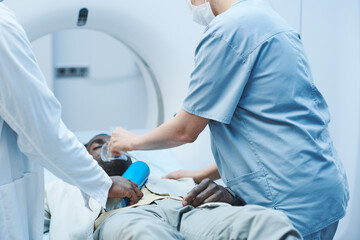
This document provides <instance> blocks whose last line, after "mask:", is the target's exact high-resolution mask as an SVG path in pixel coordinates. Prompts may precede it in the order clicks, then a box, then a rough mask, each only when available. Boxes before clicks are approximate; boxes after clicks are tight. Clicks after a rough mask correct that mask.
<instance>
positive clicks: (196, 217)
mask: <svg viewBox="0 0 360 240" xmlns="http://www.w3.org/2000/svg"><path fill="white" fill-rule="evenodd" d="M94 235H95V237H94V239H99V240H103V239H104V240H115V239H121V240H127V239H134V240H135V239H139V240H147V239H149V240H157V239H159V240H162V239H164V240H170V239H189V240H192V239H194V240H202V239H204V240H205V239H206V240H209V239H226V240H228V239H247V240H251V239H260V240H263V239H266V240H271V239H288V240H289V239H301V236H300V234H299V233H298V231H297V230H296V229H295V228H294V227H293V225H292V224H291V222H290V220H289V219H288V218H287V217H286V216H285V214H283V213H282V212H280V211H276V210H272V209H267V208H263V207H260V206H255V205H247V206H245V207H233V206H230V205H220V206H219V205H216V204H215V205H214V206H208V207H200V208H194V207H192V206H186V207H183V206H182V203H181V201H177V200H173V199H163V200H158V201H156V202H155V203H153V204H151V205H145V206H140V207H137V208H130V209H124V210H123V211H119V212H117V213H115V214H114V215H112V216H110V217H109V218H107V220H106V221H105V222H103V223H102V225H100V227H99V228H98V229H97V230H96V232H95V234H94Z"/></svg>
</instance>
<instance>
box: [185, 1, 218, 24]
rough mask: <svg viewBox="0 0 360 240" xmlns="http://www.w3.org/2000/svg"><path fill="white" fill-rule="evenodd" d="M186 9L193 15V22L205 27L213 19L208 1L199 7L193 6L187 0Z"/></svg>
mask: <svg viewBox="0 0 360 240" xmlns="http://www.w3.org/2000/svg"><path fill="white" fill-rule="evenodd" d="M187 4H188V7H189V9H190V11H191V13H192V15H193V20H194V22H196V23H198V24H201V25H204V26H207V25H209V23H210V22H211V21H212V20H213V19H214V18H215V15H214V13H213V11H212V10H211V6H210V3H209V1H208V0H205V3H204V4H201V5H200V6H194V5H192V3H191V0H187Z"/></svg>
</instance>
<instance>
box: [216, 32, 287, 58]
mask: <svg viewBox="0 0 360 240" xmlns="http://www.w3.org/2000/svg"><path fill="white" fill-rule="evenodd" d="M284 32H292V31H290V30H283V31H278V32H275V33H271V34H268V35H266V36H265V37H264V39H263V40H261V41H259V42H257V43H256V44H255V46H254V47H253V48H250V49H249V50H248V51H246V52H245V53H240V52H238V51H237V50H236V48H235V47H233V45H232V44H230V43H229V42H228V41H227V40H226V39H224V38H223V37H222V36H221V35H220V34H216V33H215V32H213V33H211V34H210V35H211V36H212V37H216V38H219V39H220V40H222V41H224V42H225V43H226V44H227V45H228V46H229V47H230V49H232V50H233V51H234V53H235V54H236V55H238V56H239V57H240V58H241V59H242V61H243V62H244V61H245V60H246V59H247V58H248V57H249V55H250V54H251V53H253V52H254V51H255V50H256V49H257V48H258V47H260V46H262V44H263V43H264V42H266V41H267V40H269V39H271V38H272V37H274V36H276V35H278V34H281V33H284Z"/></svg>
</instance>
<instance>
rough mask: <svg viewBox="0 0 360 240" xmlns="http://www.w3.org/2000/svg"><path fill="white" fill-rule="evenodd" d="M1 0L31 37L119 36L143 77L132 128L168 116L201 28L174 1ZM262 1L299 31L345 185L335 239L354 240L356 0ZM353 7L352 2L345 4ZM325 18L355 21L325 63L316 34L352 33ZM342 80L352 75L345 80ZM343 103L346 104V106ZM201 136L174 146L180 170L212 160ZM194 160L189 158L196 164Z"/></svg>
mask: <svg viewBox="0 0 360 240" xmlns="http://www.w3.org/2000/svg"><path fill="white" fill-rule="evenodd" d="M4 3H5V4H6V5H7V6H8V7H9V8H10V9H12V10H13V11H14V12H15V13H16V15H17V17H18V19H19V21H20V22H21V24H22V25H23V27H24V29H25V31H26V32H27V34H28V37H29V39H30V41H32V42H34V41H36V40H37V39H40V38H42V37H43V36H45V35H47V34H52V33H56V32H59V31H63V30H68V29H87V30H95V31H99V32H102V33H105V34H107V35H109V36H111V37H112V38H114V39H116V40H117V41H119V42H121V43H122V44H123V45H124V46H125V47H126V48H127V49H128V51H129V52H131V54H132V56H133V58H134V59H135V61H136V63H137V66H138V67H139V69H140V71H141V75H142V76H143V80H144V81H143V83H144V86H145V88H144V89H145V93H146V106H145V109H146V111H147V113H148V114H146V116H147V118H146V121H145V122H144V124H143V125H142V126H140V128H146V129H151V128H154V127H156V126H158V125H159V124H161V123H162V122H163V121H165V120H167V119H170V118H171V117H172V116H173V115H174V114H175V113H176V112H177V111H178V110H179V109H180V107H181V103H182V100H183V99H184V97H185V96H186V92H187V83H188V80H189V74H190V73H191V70H192V67H193V53H194V50H195V47H196V45H197V42H198V40H199V39H200V37H201V33H202V31H203V28H202V27H200V26H197V25H196V24H194V23H193V22H192V21H191V18H190V16H189V14H188V12H187V9H186V4H184V2H183V1H182V0H178V1H169V0H151V1H145V0H128V1H125V0H117V1H114V0H102V1H95V0H61V1H59V0H5V1H4ZM270 3H271V4H272V5H273V7H274V8H275V10H277V11H278V12H280V14H282V15H283V16H284V17H285V18H286V19H287V20H288V21H289V23H290V24H291V25H293V27H294V28H295V29H296V30H297V31H299V32H301V33H302V35H303V40H304V44H305V48H306V49H307V51H308V55H309V58H310V63H311V64H312V67H313V71H314V76H315V81H319V82H318V84H319V85H320V86H319V88H320V90H322V91H323V93H324V95H325V98H326V99H327V101H328V103H329V106H330V111H331V113H332V115H333V120H334V121H333V124H332V125H331V131H332V133H333V136H334V139H335V145H336V146H337V147H338V150H339V154H340V156H341V158H342V159H343V162H344V165H345V168H346V170H347V173H348V177H349V185H350V190H351V200H350V205H349V208H348V214H347V216H346V217H345V218H344V220H342V221H341V222H340V226H339V230H338V233H337V235H336V239H350V240H351V239H354V240H355V239H360V229H359V227H358V226H359V224H360V194H359V191H358V190H357V189H356V187H355V186H356V183H358V182H359V181H360V174H359V173H360V163H359V162H360V159H359V158H360V157H359V132H360V129H359V122H360V101H359V97H358V96H359V92H360V86H359V83H357V82H359V81H358V79H359V77H360V73H359V71H358V66H359V65H360V49H359V47H358V46H359V43H360V24H359V22H360V21H359V19H360V17H359V16H360V10H359V9H360V8H359V3H358V1H356V0H349V1H348V2H347V3H346V4H345V3H343V2H342V1H338V0H337V1H333V3H331V4H329V3H328V1H325V0H319V1H316V2H314V1H312V0H291V1H290V0H271V1H270ZM324 4H327V6H328V7H329V11H328V13H327V12H326V11H324V12H322V13H321V14H322V15H321V16H320V17H319V16H318V15H319V14H320V13H319V11H318V10H320V9H322V7H323V5H324ZM351 4H352V5H351ZM355 5H356V6H357V8H356V7H355V8H354V7H353V6H355ZM341 11H342V12H341ZM349 12H350V13H349ZM326 14H327V15H326ZM315 16H316V17H318V18H317V20H316V21H312V20H313V18H314V19H315ZM333 16H346V19H345V17H344V20H343V22H342V24H344V25H345V22H346V21H350V22H353V23H354V26H352V27H355V29H356V31H355V32H356V34H357V35H356V34H354V35H356V36H355V37H354V36H352V38H351V39H350V40H346V41H353V42H347V43H345V44H342V46H339V47H338V49H337V52H339V54H338V55H337V56H336V57H337V59H338V61H339V62H331V63H330V62H327V61H328V60H327V59H329V58H328V57H325V58H326V59H324V56H321V57H320V56H319V55H320V54H318V52H319V51H320V52H321V51H322V45H323V44H326V43H324V41H322V42H320V40H318V39H321V36H327V35H328V33H329V32H330V31H334V28H335V30H336V29H337V30H338V31H339V34H338V35H343V34H345V35H346V33H348V32H354V31H353V30H354V29H348V31H347V29H346V28H344V27H343V26H344V25H342V24H341V23H339V20H338V19H334V18H333ZM351 16H353V18H352V19H351ZM318 19H322V20H323V19H328V20H329V19H330V20H331V19H333V20H332V21H333V23H331V24H330V26H329V27H328V28H326V24H325V23H324V24H323V25H321V20H318ZM335 22H336V23H335ZM340 22H341V21H340ZM336 24H339V25H336ZM324 26H325V27H324ZM345 31H346V32H345ZM319 33H320V34H319ZM316 34H319V35H316ZM317 41H319V42H317ZM330 41H331V40H330ZM332 41H333V42H330V45H331V46H332V47H334V46H338V45H337V44H336V43H338V42H339V41H344V40H343V39H340V38H339V36H334V38H332ZM344 45H346V46H344ZM347 45H352V46H355V49H354V48H351V49H348V48H346V47H347ZM345 48H346V49H345ZM352 52H357V54H355V55H352V56H353V57H352V59H351V60H349V59H348V56H345V55H344V54H349V55H350V54H352ZM324 54H325V53H324ZM341 54H343V55H341ZM330 57H331V56H330ZM333 59H334V58H333ZM341 60H344V61H349V62H351V63H350V65H351V64H353V65H352V66H353V68H351V70H350V72H351V71H352V72H351V74H352V75H350V73H349V71H347V70H348V68H346V66H345V65H344V64H343V65H342V62H343V61H341ZM332 64H333V65H332ZM324 66H327V68H325V67H324ZM341 68H343V71H342V72H341ZM329 69H331V70H333V71H335V70H334V69H340V70H336V71H335V72H336V73H338V74H337V75H336V74H334V72H330V73H329V75H324V74H325V73H328V72H329ZM356 69H357V70H356ZM346 74H347V75H346ZM334 75H336V76H338V77H339V76H345V77H346V79H349V80H348V81H346V80H344V79H343V82H344V81H345V83H344V84H343V85H336V84H341V83H339V82H338V81H337V79H333V78H332V77H334ZM318 79H320V80H318ZM329 79H330V80H331V81H332V83H331V84H329V82H328V80H329ZM350 79H357V81H354V82H351V81H350ZM68 84H70V85H71V83H67V85H66V87H68ZM348 84H349V87H347V86H348ZM349 103H351V104H352V107H351V108H349ZM344 106H345V107H344ZM129 116H131V114H129ZM344 126H345V127H344ZM346 126H347V127H346ZM348 126H353V127H348ZM89 130H90V129H89ZM208 137H209V133H208V131H206V132H205V133H203V134H202V135H201V136H200V138H199V140H198V141H197V142H196V143H195V144H194V145H192V146H190V145H189V146H184V147H180V148H177V149H175V150H174V152H175V153H176V154H177V156H178V157H179V158H180V159H185V160H183V165H184V166H185V167H186V168H192V169H199V168H202V167H205V166H206V165H208V164H209V163H211V162H212V156H211V153H210V148H209V140H208ZM199 149H201V150H200V151H199ZM194 162H197V163H196V165H194V164H193V163H194Z"/></svg>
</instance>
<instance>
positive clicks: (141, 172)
mask: <svg viewBox="0 0 360 240" xmlns="http://www.w3.org/2000/svg"><path fill="white" fill-rule="evenodd" d="M149 174H150V168H149V166H148V165H147V164H146V163H144V162H142V161H136V162H134V163H132V164H131V165H130V167H129V168H128V169H127V170H126V171H125V172H124V174H123V175H122V176H123V177H124V178H127V179H129V180H130V181H133V182H134V183H136V184H137V185H138V187H139V189H141V187H142V186H144V184H145V182H146V181H147V179H148V177H149ZM129 202H130V199H128V198H109V199H108V201H107V203H106V211H111V210H114V209H118V208H123V207H126V206H127V205H129Z"/></svg>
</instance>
